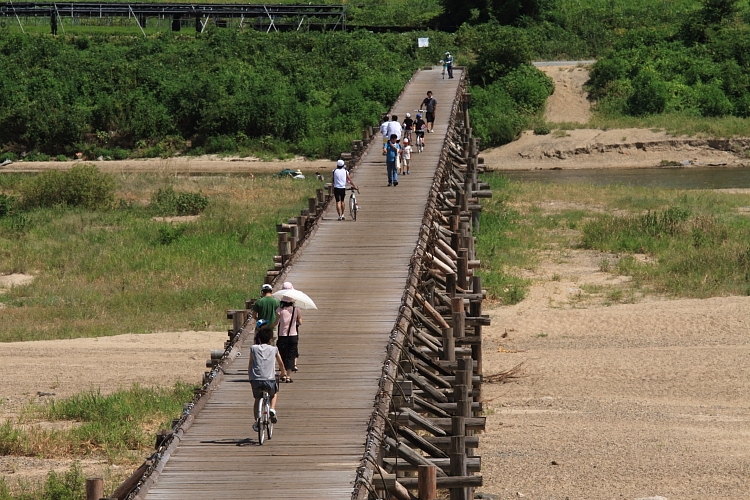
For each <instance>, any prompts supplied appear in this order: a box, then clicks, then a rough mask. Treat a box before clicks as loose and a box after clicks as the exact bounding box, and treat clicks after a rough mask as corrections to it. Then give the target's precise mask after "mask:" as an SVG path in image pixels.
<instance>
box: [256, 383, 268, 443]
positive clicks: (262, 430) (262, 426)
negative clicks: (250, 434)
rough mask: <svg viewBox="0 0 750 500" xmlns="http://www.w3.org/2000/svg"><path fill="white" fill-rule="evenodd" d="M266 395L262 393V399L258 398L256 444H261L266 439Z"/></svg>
mask: <svg viewBox="0 0 750 500" xmlns="http://www.w3.org/2000/svg"><path fill="white" fill-rule="evenodd" d="M267 397H268V396H267V395H265V394H264V395H263V399H261V400H260V408H259V410H258V445H262V444H263V443H264V442H265V441H266V423H267V422H268V401H267V399H266V398H267Z"/></svg>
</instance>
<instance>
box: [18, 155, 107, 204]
mask: <svg viewBox="0 0 750 500" xmlns="http://www.w3.org/2000/svg"><path fill="white" fill-rule="evenodd" d="M19 191H20V194H21V203H20V204H21V206H22V207H23V208H27V209H28V208H36V207H54V206H56V205H65V206H68V207H83V208H87V209H89V210H96V209H99V208H107V207H109V206H110V205H111V204H112V203H113V202H114V199H115V179H114V177H112V176H111V175H109V174H104V173H102V172H100V171H99V169H98V168H96V167H94V166H93V165H76V166H75V167H73V168H72V169H71V170H70V171H67V172H62V171H59V170H49V171H47V172H42V173H41V174H39V175H37V176H34V177H30V178H28V179H27V180H26V182H24V183H23V184H21V186H20V187H19Z"/></svg>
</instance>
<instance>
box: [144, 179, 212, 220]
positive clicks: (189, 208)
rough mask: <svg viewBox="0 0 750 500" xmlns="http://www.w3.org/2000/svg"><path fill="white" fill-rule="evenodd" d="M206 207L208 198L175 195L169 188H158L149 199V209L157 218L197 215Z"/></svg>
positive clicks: (194, 194) (192, 195) (193, 194)
mask: <svg viewBox="0 0 750 500" xmlns="http://www.w3.org/2000/svg"><path fill="white" fill-rule="evenodd" d="M207 206H208V198H207V197H205V196H203V195H202V194H200V193H177V192H175V190H174V189H173V188H172V187H171V186H170V187H167V188H160V189H159V190H158V191H157V192H156V194H154V196H153V197H152V198H151V205H150V207H151V209H152V211H153V212H154V213H155V214H156V215H159V216H163V217H164V216H174V215H198V214H200V213H201V212H203V211H204V210H205V209H206V207H207Z"/></svg>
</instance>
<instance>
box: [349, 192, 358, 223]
mask: <svg viewBox="0 0 750 500" xmlns="http://www.w3.org/2000/svg"><path fill="white" fill-rule="evenodd" d="M349 215H350V216H351V218H352V220H357V200H355V199H354V193H352V194H351V195H349Z"/></svg>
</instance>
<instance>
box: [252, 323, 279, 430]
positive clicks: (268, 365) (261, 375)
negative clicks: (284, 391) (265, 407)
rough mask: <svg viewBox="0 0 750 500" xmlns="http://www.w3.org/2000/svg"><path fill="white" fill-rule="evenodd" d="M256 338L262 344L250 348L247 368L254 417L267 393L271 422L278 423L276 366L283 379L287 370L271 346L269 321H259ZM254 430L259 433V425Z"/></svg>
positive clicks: (277, 351) (277, 352)
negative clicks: (253, 400) (253, 402)
mask: <svg viewBox="0 0 750 500" xmlns="http://www.w3.org/2000/svg"><path fill="white" fill-rule="evenodd" d="M255 332H256V336H257V337H258V339H259V340H260V344H256V345H253V346H250V364H249V365H248V367H247V375H248V378H249V379H250V385H251V386H252V388H253V398H255V404H254V405H253V415H257V414H258V408H259V406H260V401H261V399H263V392H264V391H265V392H267V393H268V395H269V396H270V397H271V422H273V423H274V424H275V423H276V401H277V399H278V394H277V393H278V391H279V384H278V383H277V382H276V365H275V363H278V364H279V371H280V372H281V376H282V377H286V376H287V373H286V369H285V368H284V362H283V361H282V360H281V355H280V354H279V350H278V349H277V348H276V346H272V345H271V344H270V342H271V339H272V338H273V330H272V329H271V325H270V324H268V321H266V320H264V319H259V320H258V321H257V323H255ZM253 430H254V431H255V432H258V423H257V422H255V423H254V424H253Z"/></svg>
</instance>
